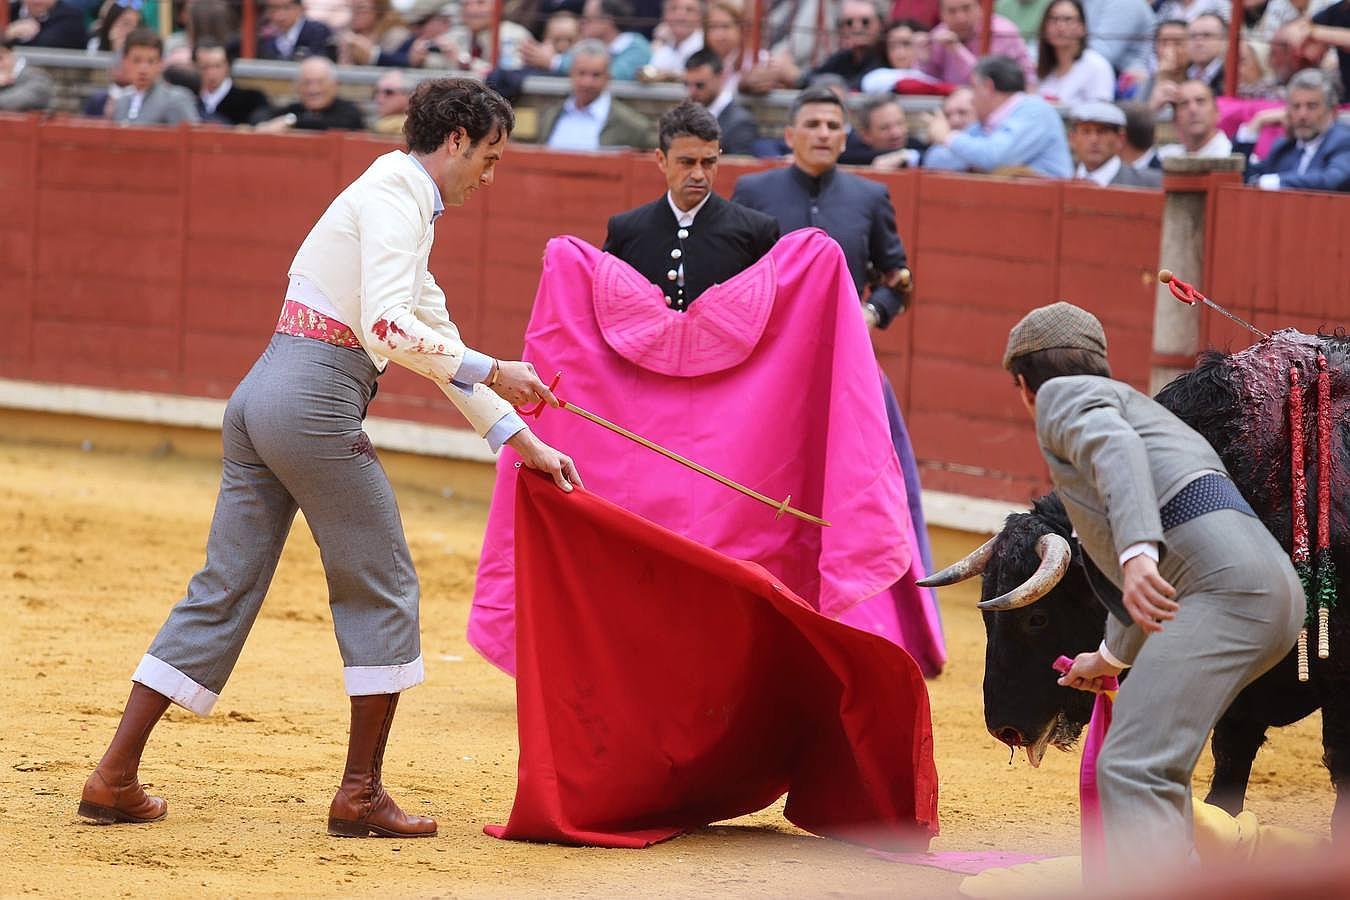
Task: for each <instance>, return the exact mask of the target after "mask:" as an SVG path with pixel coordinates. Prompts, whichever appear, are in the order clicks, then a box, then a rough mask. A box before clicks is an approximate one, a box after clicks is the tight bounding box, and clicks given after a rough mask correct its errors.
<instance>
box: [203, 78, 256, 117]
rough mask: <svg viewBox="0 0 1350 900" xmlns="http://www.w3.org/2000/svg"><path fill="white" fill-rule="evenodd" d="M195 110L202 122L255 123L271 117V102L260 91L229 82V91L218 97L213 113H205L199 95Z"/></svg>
mask: <svg viewBox="0 0 1350 900" xmlns="http://www.w3.org/2000/svg"><path fill="white" fill-rule="evenodd" d="M197 110H198V111H199V112H200V113H201V114H202V121H204V122H225V123H228V124H230V125H256V124H258V123H259V122H261V121H264V120H265V119H268V118H270V117H271V115H272V104H271V103H270V102H269V101H268V99H267V95H266V94H264V93H263V92H262V91H256V90H254V89H253V88H246V87H240V86H239V85H237V84H231V85H230V91H229V93H227V94H226V95H225V96H224V97H222V98H220V102H219V103H217V104H216V109H215V111H214V112H213V113H211V114H210V115H207V113H206V107H205V106H203V105H202V98H201V97H200V96H199V97H198V98H197Z"/></svg>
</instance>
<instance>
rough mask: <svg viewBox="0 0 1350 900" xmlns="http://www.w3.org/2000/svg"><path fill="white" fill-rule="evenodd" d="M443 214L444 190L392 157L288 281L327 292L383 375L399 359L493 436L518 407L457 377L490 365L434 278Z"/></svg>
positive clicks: (357, 189) (374, 170)
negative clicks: (440, 198) (434, 249)
mask: <svg viewBox="0 0 1350 900" xmlns="http://www.w3.org/2000/svg"><path fill="white" fill-rule="evenodd" d="M436 206H437V190H436V185H435V183H434V182H433V181H432V180H431V178H430V177H428V175H427V173H426V171H425V170H424V169H423V168H422V167H421V165H420V164H419V163H418V162H417V161H416V160H414V159H413V158H412V157H411V156H409V155H408V154H406V153H403V152H402V151H397V150H396V151H393V152H392V153H386V154H384V155H383V156H381V157H379V158H378V159H376V160H375V161H374V162H373V163H371V165H370V168H368V169H366V171H365V172H364V173H363V174H362V175H361V177H360V178H358V179H356V180H355V181H353V182H352V183H351V184H350V185H348V187H347V188H346V190H344V191H343V192H342V193H341V194H339V195H338V196H337V199H335V200H334V201H333V202H332V204H331V205H330V206H329V207H328V210H327V211H326V212H325V213H324V214H323V216H321V217H320V219H319V221H318V222H317V223H315V225H314V227H313V228H312V229H311V230H310V232H309V235H308V237H306V238H305V240H304V243H302V244H301V245H300V249H299V251H298V252H297V253H296V254H295V259H294V260H293V261H292V262H291V266H290V270H289V273H290V275H291V277H292V278H293V279H294V278H295V277H297V276H299V277H302V278H305V279H307V280H308V281H309V282H310V283H311V284H312V285H313V286H314V287H316V288H318V289H319V291H320V292H322V294H323V295H324V297H326V298H327V299H328V301H329V303H330V304H331V306H332V311H333V312H336V313H337V316H336V318H338V319H340V320H341V321H342V322H343V323H344V324H345V325H347V326H348V327H349V328H351V329H352V331H354V332H355V333H356V336H357V338H358V339H359V340H360V341H361V345H362V346H363V347H364V348H365V351H366V353H367V354H369V356H370V359H371V361H372V362H373V363H374V364H375V366H376V367H377V368H379V369H381V370H383V369H384V367H385V365H386V364H387V363H388V361H389V360H390V359H393V360H394V361H395V362H397V363H398V364H399V365H402V366H406V367H407V368H409V369H412V370H413V371H414V372H417V373H418V374H420V375H424V376H426V377H427V378H430V379H431V380H432V381H434V382H435V383H436V385H437V387H439V388H440V389H441V391H442V392H443V393H444V394H445V395H446V396H447V397H449V398H450V400H451V402H452V403H454V404H455V406H456V407H458V409H459V411H460V412H462V413H463V414H464V417H465V418H466V419H468V420H469V422H470V424H472V425H473V427H474V430H475V431H477V432H478V434H479V435H486V434H487V433H488V431H489V429H492V428H493V426H494V425H496V424H497V423H498V422H500V421H502V420H503V419H504V418H506V417H508V416H511V417H512V418H513V419H514V417H515V416H514V412H513V410H512V409H511V406H510V404H508V403H507V402H506V401H505V400H503V399H502V398H501V397H499V396H497V394H496V393H495V392H494V391H492V390H491V389H489V388H488V387H487V386H486V385H483V384H481V383H476V382H478V381H480V380H481V377H482V375H481V374H479V376H478V377H474V378H468V379H466V378H460V379H456V377H455V376H456V373H459V372H460V369H461V367H462V366H464V364H465V363H466V361H471V360H474V359H475V358H477V359H482V358H483V357H481V355H480V354H478V353H477V352H476V351H473V350H470V349H468V348H467V347H465V345H464V342H463V340H462V339H461V338H460V336H459V329H458V328H456V327H455V323H454V322H452V321H450V316H449V314H448V313H447V312H446V309H445V294H444V293H443V292H442V291H441V289H440V287H439V286H438V285H437V284H436V279H435V278H434V277H432V275H431V273H430V272H429V271H427V259H428V257H429V256H430V255H431V244H432V241H433V239H434V237H435V230H434V228H433V225H432V222H433V219H434V218H435V213H436V212H437V210H436ZM325 312H326V311H325ZM464 367H465V368H471V369H475V370H478V369H479V368H480V367H479V366H478V365H476V364H474V365H469V366H464ZM483 374H485V373H483ZM494 443H495V442H494Z"/></svg>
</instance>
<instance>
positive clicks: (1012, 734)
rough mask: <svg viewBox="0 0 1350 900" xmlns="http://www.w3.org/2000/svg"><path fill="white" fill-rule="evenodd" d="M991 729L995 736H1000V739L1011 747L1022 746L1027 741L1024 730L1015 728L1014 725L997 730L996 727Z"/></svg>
mask: <svg viewBox="0 0 1350 900" xmlns="http://www.w3.org/2000/svg"><path fill="white" fill-rule="evenodd" d="M990 730H991V731H993V732H994V737H996V738H998V739H999V740H1000V741H1002V742H1003V743H1005V744H1007V745H1008V746H1009V747H1020V746H1022V745H1023V744H1024V743H1026V742H1025V741H1024V740H1023V739H1022V732H1020V731H1018V730H1017V729H1016V728H1013V727H1012V726H1009V727H1007V728H999V729H997V730H995V729H990Z"/></svg>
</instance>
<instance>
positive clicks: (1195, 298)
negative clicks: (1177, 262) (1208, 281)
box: [1158, 269, 1270, 340]
mask: <svg viewBox="0 0 1350 900" xmlns="http://www.w3.org/2000/svg"><path fill="white" fill-rule="evenodd" d="M1158 280H1159V281H1161V282H1162V283H1163V284H1165V285H1167V287H1168V288H1169V289H1170V290H1171V291H1172V296H1173V297H1176V298H1177V299H1178V300H1180V301H1181V302H1182V303H1185V304H1187V305H1188V306H1194V305H1195V304H1196V303H1203V304H1205V305H1206V306H1208V307H1209V308H1210V309H1212V310H1214V311H1215V312H1217V313H1220V314H1222V315H1225V316H1227V317H1228V318H1230V319H1232V320H1233V321H1234V322H1236V323H1238V324H1239V325H1241V326H1242V327H1243V328H1245V329H1247V330H1248V331H1251V332H1254V333H1256V334H1259V335H1261V337H1263V338H1266V339H1267V340H1269V339H1270V335H1268V334H1266V333H1265V332H1264V331H1262V330H1261V329H1260V328H1257V327H1256V326H1255V325H1253V324H1252V323H1251V322H1248V321H1246V320H1244V319H1240V318H1238V317H1237V316H1235V315H1233V314H1232V313H1230V312H1229V311H1228V310H1226V309H1224V308H1223V307H1222V306H1220V305H1219V304H1217V303H1215V302H1214V301H1213V300H1211V299H1209V298H1208V297H1206V296H1205V295H1204V294H1202V293H1200V292H1199V291H1197V290H1196V289H1195V286H1194V285H1191V284H1187V283H1186V282H1184V281H1182V280H1181V279H1180V278H1178V277H1176V276H1175V275H1173V274H1172V270H1171V269H1159V270H1158Z"/></svg>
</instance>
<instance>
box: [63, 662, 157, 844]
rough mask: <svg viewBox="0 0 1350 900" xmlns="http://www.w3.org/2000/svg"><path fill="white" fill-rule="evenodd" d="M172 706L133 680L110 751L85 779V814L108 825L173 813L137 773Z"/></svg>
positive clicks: (152, 819) (82, 804) (82, 807)
mask: <svg viewBox="0 0 1350 900" xmlns="http://www.w3.org/2000/svg"><path fill="white" fill-rule="evenodd" d="M168 708H169V698H168V697H165V696H164V695H163V694H161V693H159V692H158V691H153V690H151V689H150V688H148V687H146V686H145V685H143V684H140V683H133V684H132V686H131V696H130V697H128V698H127V706H126V709H124V710H123V711H122V721H121V722H120V723H118V725H117V733H116V734H114V735H113V739H112V743H111V744H109V745H108V752H106V753H104V754H103V759H101V760H99V763H98V766H97V767H96V768H95V769H94V771H93V774H91V775H90V776H89V780H87V781H86V782H85V783H84V793H83V794H82V795H81V796H80V815H81V816H83V817H84V818H86V819H93V820H94V821H95V822H101V823H103V824H105V825H108V824H112V823H114V822H129V823H133V824H141V823H144V822H158V821H159V820H160V819H162V818H164V817H165V816H167V815H168V814H169V804H168V803H166V802H164V800H163V799H161V798H159V797H151V796H150V795H148V794H146V792H145V789H144V788H142V787H141V782H140V780H139V779H138V778H137V777H136V773H137V770H138V769H139V768H140V765H141V754H142V753H143V752H144V751H145V742H146V740H147V739H148V738H149V737H150V730H151V729H152V728H154V727H155V723H156V722H158V721H159V719H160V716H162V715H164V711H165V710H167V709H168Z"/></svg>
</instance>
